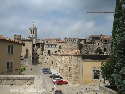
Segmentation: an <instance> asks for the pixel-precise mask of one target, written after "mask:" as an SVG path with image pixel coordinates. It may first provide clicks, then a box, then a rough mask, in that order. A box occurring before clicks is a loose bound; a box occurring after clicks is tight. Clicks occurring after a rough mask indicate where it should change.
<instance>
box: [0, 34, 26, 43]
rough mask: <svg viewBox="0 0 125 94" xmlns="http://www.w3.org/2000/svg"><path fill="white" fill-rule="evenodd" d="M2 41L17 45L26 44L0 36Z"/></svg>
mask: <svg viewBox="0 0 125 94" xmlns="http://www.w3.org/2000/svg"><path fill="white" fill-rule="evenodd" d="M0 40H5V41H8V42H12V43H16V44H24V43H23V42H22V41H19V40H14V39H10V38H7V37H4V36H3V35H0Z"/></svg>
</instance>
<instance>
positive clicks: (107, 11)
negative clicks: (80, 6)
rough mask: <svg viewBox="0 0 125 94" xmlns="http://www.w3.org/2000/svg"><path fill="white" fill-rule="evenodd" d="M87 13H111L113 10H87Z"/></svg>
mask: <svg viewBox="0 0 125 94" xmlns="http://www.w3.org/2000/svg"><path fill="white" fill-rule="evenodd" d="M87 13H95V14H96V13H102V14H104V13H109V14H111V13H115V12H113V11H87Z"/></svg>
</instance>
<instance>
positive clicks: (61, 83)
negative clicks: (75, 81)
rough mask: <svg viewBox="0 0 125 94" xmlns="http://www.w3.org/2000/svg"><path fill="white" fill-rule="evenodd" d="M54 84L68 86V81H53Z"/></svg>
mask: <svg viewBox="0 0 125 94" xmlns="http://www.w3.org/2000/svg"><path fill="white" fill-rule="evenodd" d="M53 83H54V84H57V85H64V84H68V81H66V80H56V81H53Z"/></svg>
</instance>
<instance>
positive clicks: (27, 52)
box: [21, 39, 33, 64]
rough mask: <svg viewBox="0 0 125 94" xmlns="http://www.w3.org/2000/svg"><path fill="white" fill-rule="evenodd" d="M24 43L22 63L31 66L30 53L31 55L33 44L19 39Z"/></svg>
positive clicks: (30, 41) (29, 40)
mask: <svg viewBox="0 0 125 94" xmlns="http://www.w3.org/2000/svg"><path fill="white" fill-rule="evenodd" d="M21 40H22V41H23V42H24V44H25V45H24V46H23V47H22V52H21V56H22V57H21V58H22V60H23V63H25V64H26V63H30V64H32V57H33V55H32V53H33V43H32V40H31V39H21Z"/></svg>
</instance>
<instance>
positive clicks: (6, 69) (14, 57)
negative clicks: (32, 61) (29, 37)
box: [0, 36, 23, 74]
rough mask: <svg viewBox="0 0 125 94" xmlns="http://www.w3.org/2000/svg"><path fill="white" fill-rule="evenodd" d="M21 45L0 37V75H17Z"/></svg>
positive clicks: (18, 42) (15, 41) (16, 41)
mask: <svg viewBox="0 0 125 94" xmlns="http://www.w3.org/2000/svg"><path fill="white" fill-rule="evenodd" d="M22 45H23V43H22V42H21V41H18V40H12V39H9V38H5V37H3V36H0V53H1V54H0V74H19V69H20V65H21V60H20V58H21V51H22Z"/></svg>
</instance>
